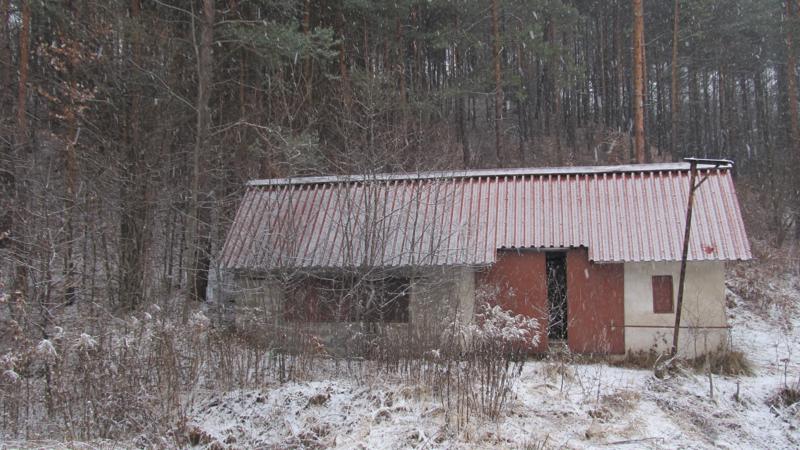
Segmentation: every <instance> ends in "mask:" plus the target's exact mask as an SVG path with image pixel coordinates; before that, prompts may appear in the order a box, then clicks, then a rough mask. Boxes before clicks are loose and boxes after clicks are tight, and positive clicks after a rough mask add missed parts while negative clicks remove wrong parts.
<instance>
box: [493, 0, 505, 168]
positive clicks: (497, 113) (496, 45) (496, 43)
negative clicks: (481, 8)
mask: <svg viewBox="0 0 800 450" xmlns="http://www.w3.org/2000/svg"><path fill="white" fill-rule="evenodd" d="M499 1H500V0H492V58H493V60H494V152H495V157H496V158H497V162H498V163H499V162H500V120H501V119H502V108H503V78H502V76H503V74H502V72H501V69H500V18H499V15H500V12H499V11H498V8H499V5H498V3H499Z"/></svg>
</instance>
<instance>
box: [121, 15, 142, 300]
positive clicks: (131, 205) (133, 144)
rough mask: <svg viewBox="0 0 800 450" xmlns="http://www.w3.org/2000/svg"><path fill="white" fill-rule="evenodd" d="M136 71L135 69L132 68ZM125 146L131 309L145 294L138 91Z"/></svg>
mask: <svg viewBox="0 0 800 450" xmlns="http://www.w3.org/2000/svg"><path fill="white" fill-rule="evenodd" d="M140 15H141V0H131V21H132V22H133V25H132V26H133V27H134V29H133V32H132V33H131V58H132V61H133V64H134V66H141V64H142V62H141V27H142V24H141V22H140ZM134 70H135V69H134ZM127 126H128V129H127V130H126V137H127V139H126V140H125V142H124V143H123V145H124V146H125V161H124V170H125V174H126V176H125V179H124V181H123V183H122V186H121V188H122V193H121V200H122V208H121V209H122V211H121V214H120V229H119V241H120V242H119V245H120V251H119V272H120V274H119V280H120V291H119V303H120V305H121V306H122V307H123V308H126V309H128V310H133V309H134V308H136V306H138V305H139V304H140V303H141V300H142V294H143V293H144V229H145V218H146V214H147V210H146V190H147V187H146V186H147V180H146V174H145V173H144V165H145V161H143V159H144V152H145V148H146V146H145V145H143V143H142V140H141V93H140V92H139V90H138V89H137V88H136V87H135V85H134V87H133V91H132V92H131V104H130V106H129V110H128V123H127Z"/></svg>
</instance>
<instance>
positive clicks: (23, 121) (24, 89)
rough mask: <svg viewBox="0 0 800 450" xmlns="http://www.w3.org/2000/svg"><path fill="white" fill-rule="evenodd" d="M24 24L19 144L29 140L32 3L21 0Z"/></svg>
mask: <svg viewBox="0 0 800 450" xmlns="http://www.w3.org/2000/svg"><path fill="white" fill-rule="evenodd" d="M21 3H22V25H20V30H19V88H18V89H17V146H24V145H25V144H27V141H28V117H27V113H28V111H27V108H26V107H25V105H26V102H27V99H28V61H29V60H30V42H29V41H30V32H31V5H30V0H21Z"/></svg>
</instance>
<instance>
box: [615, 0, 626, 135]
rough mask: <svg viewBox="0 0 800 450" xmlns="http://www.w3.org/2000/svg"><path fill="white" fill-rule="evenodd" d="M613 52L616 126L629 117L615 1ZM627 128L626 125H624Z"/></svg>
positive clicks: (620, 34) (620, 17) (620, 16)
mask: <svg viewBox="0 0 800 450" xmlns="http://www.w3.org/2000/svg"><path fill="white" fill-rule="evenodd" d="M617 1H618V0H617ZM614 52H615V58H614V60H615V67H614V68H615V71H614V87H615V93H616V95H615V96H614V114H615V116H616V117H617V126H621V125H623V124H627V121H628V120H629V117H626V115H627V114H626V113H627V111H628V108H627V107H624V106H623V105H625V72H624V69H623V68H624V67H625V65H624V61H623V52H622V8H621V7H620V6H619V3H617V2H616V1H615V8H614ZM626 126H627V125H626Z"/></svg>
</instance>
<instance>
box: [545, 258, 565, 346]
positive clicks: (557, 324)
mask: <svg viewBox="0 0 800 450" xmlns="http://www.w3.org/2000/svg"><path fill="white" fill-rule="evenodd" d="M545 270H546V275H547V306H548V310H549V316H550V317H549V323H548V324H547V337H548V338H549V339H550V340H561V341H563V340H566V339H567V254H566V253H564V252H548V253H547V263H546V265H545Z"/></svg>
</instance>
